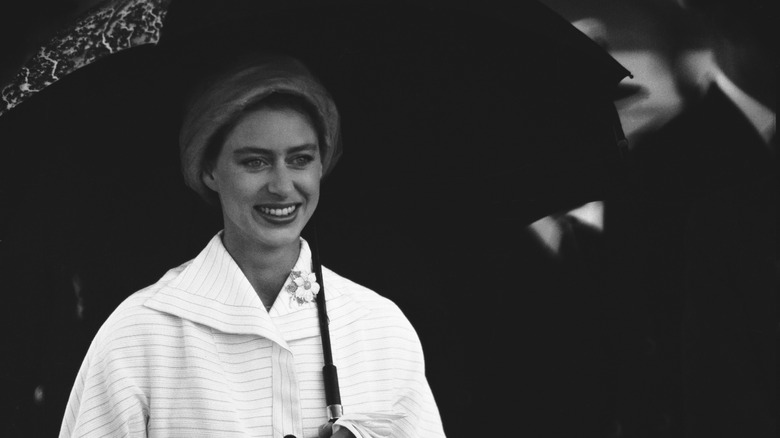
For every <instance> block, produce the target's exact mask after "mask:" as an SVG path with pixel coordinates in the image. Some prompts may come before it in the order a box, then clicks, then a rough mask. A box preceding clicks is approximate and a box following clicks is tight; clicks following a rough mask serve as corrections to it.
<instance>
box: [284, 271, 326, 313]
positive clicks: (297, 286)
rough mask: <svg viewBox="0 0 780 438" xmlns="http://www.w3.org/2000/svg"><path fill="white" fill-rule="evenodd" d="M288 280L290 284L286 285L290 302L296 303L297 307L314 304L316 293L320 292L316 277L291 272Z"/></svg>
mask: <svg viewBox="0 0 780 438" xmlns="http://www.w3.org/2000/svg"><path fill="white" fill-rule="evenodd" d="M290 280H291V281H290V284H288V285H287V292H289V293H290V301H292V300H295V301H297V302H298V305H299V306H300V305H302V304H304V303H313V302H314V299H315V298H316V297H317V293H318V292H319V291H320V285H319V284H318V283H317V276H316V275H315V274H314V273H313V272H312V273H309V274H305V273H302V272H301V271H291V272H290Z"/></svg>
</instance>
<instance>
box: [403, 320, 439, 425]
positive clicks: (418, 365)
mask: <svg viewBox="0 0 780 438" xmlns="http://www.w3.org/2000/svg"><path fill="white" fill-rule="evenodd" d="M406 323H407V324H409V322H408V321H406ZM408 327H409V330H410V332H409V333H410V338H411V339H409V343H410V344H409V346H410V347H411V349H410V351H409V356H408V357H407V358H406V360H405V361H404V362H405V363H403V364H399V367H398V374H397V377H396V379H397V380H396V381H397V382H398V383H397V393H396V398H395V402H394V406H393V408H394V409H393V410H394V411H395V412H397V413H401V414H403V415H404V416H403V418H401V419H398V420H396V421H394V422H393V423H392V424H393V426H392V432H391V434H390V436H392V437H410V438H412V437H444V431H443V429H442V423H441V418H440V416H439V409H438V407H437V406H436V401H435V400H434V398H433V393H432V391H431V388H430V385H429V384H428V379H427V378H426V376H425V360H424V357H423V350H422V345H421V344H420V340H419V338H418V337H417V334H416V332H415V331H414V329H413V328H412V327H411V324H409V325H408Z"/></svg>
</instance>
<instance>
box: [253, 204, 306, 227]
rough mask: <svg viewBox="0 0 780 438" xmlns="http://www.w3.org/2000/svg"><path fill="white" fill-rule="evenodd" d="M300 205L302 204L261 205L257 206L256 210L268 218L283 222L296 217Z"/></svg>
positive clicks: (272, 220)
mask: <svg viewBox="0 0 780 438" xmlns="http://www.w3.org/2000/svg"><path fill="white" fill-rule="evenodd" d="M299 207H300V204H283V205H259V206H256V207H255V211H257V212H258V213H259V214H260V216H262V217H263V218H264V219H266V220H269V221H271V222H276V223H282V222H288V221H290V220H292V219H293V218H295V216H296V213H297V212H298V209H299Z"/></svg>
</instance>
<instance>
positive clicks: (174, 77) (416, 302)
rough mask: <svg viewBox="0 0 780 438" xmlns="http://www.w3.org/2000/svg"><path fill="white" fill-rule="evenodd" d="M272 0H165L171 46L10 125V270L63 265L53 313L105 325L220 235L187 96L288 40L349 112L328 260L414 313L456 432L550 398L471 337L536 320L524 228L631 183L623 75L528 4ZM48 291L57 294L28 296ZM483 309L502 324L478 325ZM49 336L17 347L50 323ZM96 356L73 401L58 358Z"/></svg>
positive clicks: (320, 215)
mask: <svg viewBox="0 0 780 438" xmlns="http://www.w3.org/2000/svg"><path fill="white" fill-rule="evenodd" d="M273 3H274V4H271V2H257V1H230V2H227V1H206V0H188V1H175V2H172V4H171V5H170V8H169V9H168V12H167V15H166V16H165V20H164V22H163V29H162V37H161V39H160V42H159V44H156V45H146V46H140V47H136V48H132V49H128V50H125V51H123V52H120V53H117V54H113V55H110V56H107V57H104V58H102V59H100V60H99V61H98V62H95V63H93V64H91V65H88V66H86V67H83V68H81V69H79V70H77V71H76V72H74V73H72V74H70V75H68V76H67V77H65V78H62V79H60V80H59V81H58V82H56V83H54V84H53V85H50V86H48V87H47V88H46V89H45V90H44V91H42V92H40V93H38V94H37V95H35V96H33V97H31V98H29V99H28V100H26V101H25V102H23V103H21V104H20V105H18V106H17V107H16V108H14V109H13V110H11V111H9V112H8V113H6V114H4V115H3V116H2V117H0V138H2V144H3V147H2V148H0V154H2V162H3V163H6V166H5V172H3V175H2V180H0V190H2V192H0V196H2V205H4V206H5V207H4V209H3V211H2V216H1V217H0V220H2V222H0V226H2V229H1V230H0V231H1V232H2V239H3V255H4V257H5V258H6V259H8V260H14V262H13V263H10V264H6V265H5V266H8V267H10V266H12V265H13V266H23V265H25V264H27V265H29V264H33V263H34V264H36V265H37V266H46V267H49V270H50V271H51V270H54V271H56V272H58V274H57V275H54V280H52V281H53V282H54V283H56V284H55V287H54V289H55V290H56V292H57V293H59V294H60V298H58V300H59V301H61V302H63V303H66V304H63V305H62V306H60V307H61V308H62V309H70V307H69V306H71V305H72V304H73V303H71V301H72V300H73V299H74V296H76V298H77V299H78V304H79V305H81V306H82V308H84V309H86V310H84V311H83V312H82V313H83V314H82V316H81V317H80V318H81V319H79V318H74V317H73V316H72V314H70V313H68V315H67V316H58V317H57V318H53V319H52V318H48V321H49V322H50V323H51V321H59V323H62V324H65V325H67V324H71V325H73V324H77V325H78V324H81V326H83V327H86V328H81V329H79V330H83V332H82V339H88V338H90V337H91V336H90V333H94V330H96V328H97V326H98V325H99V324H100V323H101V322H102V320H103V319H104V318H105V316H106V315H107V314H108V312H110V311H111V310H112V309H113V307H114V306H115V305H116V304H118V302H119V301H120V300H121V299H123V298H124V297H125V296H127V295H128V294H129V293H131V292H132V291H134V290H137V289H139V288H141V287H143V286H145V285H146V284H149V283H151V282H153V281H154V280H156V279H157V278H158V277H159V276H160V275H161V274H162V273H163V272H164V270H165V269H167V268H170V267H171V266H174V265H175V264H178V263H181V262H183V261H185V260H187V259H189V258H191V257H192V256H194V255H195V254H196V253H197V251H198V250H199V248H200V247H201V246H202V245H203V243H204V242H205V241H206V240H207V239H208V238H209V237H210V236H211V235H212V234H213V233H214V232H216V231H217V230H218V229H219V227H220V220H221V218H220V217H219V214H218V212H215V211H212V210H210V209H209V208H208V207H206V206H205V205H202V204H201V202H200V200H199V199H197V197H196V195H195V194H194V193H191V192H190V191H189V190H188V189H186V188H185V187H184V185H183V183H182V178H181V175H180V173H179V170H178V169H179V166H178V144H177V137H178V128H179V122H180V119H181V114H182V108H183V102H184V101H185V100H186V96H187V94H188V93H189V91H190V90H191V89H192V87H193V86H195V84H197V82H198V81H199V80H200V79H201V78H202V77H204V76H207V75H208V74H210V73H211V72H213V71H214V70H215V69H217V68H219V66H221V65H223V63H224V62H225V61H227V60H229V59H232V58H234V57H236V56H240V54H241V53H244V52H246V51H275V52H285V53H290V54H292V55H295V56H298V57H299V58H301V59H302V60H303V61H304V62H305V63H306V64H307V65H309V67H310V68H311V69H312V70H313V71H314V72H315V73H316V74H317V75H318V76H319V77H320V78H321V79H322V81H323V82H324V84H325V85H326V87H327V88H328V89H329V90H330V91H331V93H332V94H333V95H334V98H335V100H336V103H337V105H338V106H339V110H340V112H341V114H342V120H343V125H342V131H343V142H344V155H343V157H342V159H341V161H340V162H339V163H338V164H337V166H336V168H335V170H334V172H333V174H332V175H330V176H329V177H328V179H327V181H325V183H324V184H323V188H322V190H323V194H322V201H321V203H320V206H319V208H318V212H317V215H316V220H317V226H318V235H319V238H318V240H319V242H320V246H321V250H320V251H321V258H322V261H323V263H324V264H325V265H326V266H328V267H330V268H333V269H334V270H336V271H337V272H339V273H341V274H342V275H345V276H347V277H349V278H352V279H354V280H355V281H357V282H359V283H362V284H365V285H366V286H368V287H371V288H373V289H375V290H377V291H378V292H380V293H381V294H383V295H385V296H388V297H390V298H392V299H393V300H394V301H396V302H397V303H398V304H399V305H400V306H401V308H402V309H404V311H405V312H406V313H407V315H408V316H409V318H410V320H411V321H412V323H413V324H414V325H415V327H417V329H418V331H419V333H420V336H421V338H422V340H423V343H424V347H426V348H427V352H426V353H427V357H428V367H429V378H430V380H431V384H432V386H433V389H434V392H435V393H436V394H437V399H438V400H440V402H439V403H440V409H441V410H442V416H443V418H444V421H445V428H447V432H448V434H449V435H451V436H459V434H460V433H463V435H462V436H466V435H468V434H469V433H470V432H472V429H470V428H471V427H474V428H476V426H475V425H473V424H472V423H471V422H470V421H469V422H466V421H465V419H466V418H473V417H474V416H475V415H483V414H484V415H488V414H491V413H495V412H502V413H508V412H510V411H514V407H515V403H519V402H518V400H522V398H521V399H508V398H506V397H505V395H504V394H503V392H504V390H505V389H507V388H509V389H510V390H511V391H512V392H514V391H516V389H517V387H518V385H522V386H524V388H525V392H526V393H527V394H529V395H527V397H528V398H527V400H530V399H531V398H533V400H535V401H537V402H538V401H539V399H538V397H537V392H535V391H536V390H535V389H534V388H535V387H534V386H533V385H531V386H527V384H528V382H527V381H525V380H523V381H516V380H510V381H507V380H506V379H504V380H503V382H504V383H503V385H504V387H503V388H502V384H501V382H499V381H498V380H495V379H492V378H488V379H486V380H483V381H479V382H477V381H476V380H475V377H474V376H477V375H483V376H484V375H485V373H486V372H487V373H490V371H489V370H490V368H485V367H484V365H485V364H486V363H491V362H492V366H493V368H492V369H493V371H496V370H505V369H506V365H503V366H498V367H496V366H497V364H506V363H508V361H510V358H511V356H513V354H512V355H507V354H506V353H505V352H504V351H500V352H499V351H494V352H492V354H493V357H492V358H491V359H490V360H486V359H487V357H488V356H487V355H486V351H483V350H488V349H486V348H485V347H481V348H477V347H475V346H477V345H480V344H481V343H484V342H486V341H487V342H489V343H492V344H495V343H496V338H495V337H494V336H495V335H496V333H498V332H502V331H506V329H507V327H506V326H505V325H496V321H497V320H507V319H511V320H514V321H517V324H518V325H517V326H516V327H513V328H512V329H511V331H510V333H512V334H513V336H514V335H515V334H516V333H517V332H519V333H523V332H525V331H527V330H529V329H532V330H533V329H534V327H531V326H532V325H533V323H532V322H531V321H538V320H535V319H532V318H529V317H530V316H531V313H532V312H533V310H532V309H533V306H523V305H522V303H518V301H517V300H518V297H525V298H523V300H528V298H527V295H524V294H518V293H517V290H516V289H513V287H510V286H506V287H505V286H504V283H505V281H504V280H502V279H503V278H506V277H507V276H508V277H512V273H513V272H519V271H518V270H519V269H520V268H521V267H522V264H523V263H524V262H525V255H523V254H524V253H522V251H520V252H518V249H517V245H518V242H520V240H521V238H520V233H521V232H522V230H523V229H524V227H525V225H527V224H529V223H530V222H532V221H533V220H535V219H538V218H540V217H542V216H545V215H548V214H551V213H554V212H557V211H562V210H567V209H569V208H572V207H574V206H577V205H579V204H582V203H584V202H587V201H591V200H595V199H600V198H603V197H605V196H609V195H610V193H611V192H612V191H613V190H614V188H616V187H618V186H619V176H620V171H621V155H620V146H619V144H620V141H621V140H622V138H623V136H622V132H621V129H620V124H619V121H618V119H617V115H616V112H615V108H614V105H613V103H612V99H611V96H612V95H613V93H614V91H615V88H616V86H617V84H618V82H620V81H621V80H622V79H623V78H624V77H626V76H627V75H628V72H627V71H625V70H624V69H623V68H622V67H621V66H620V65H618V64H617V63H616V62H615V61H614V60H613V59H612V58H610V57H609V56H608V55H607V54H606V53H605V52H603V50H602V49H601V48H599V47H598V46H597V45H596V44H595V43H593V42H592V41H591V40H590V39H588V38H587V37H585V36H584V35H583V34H581V33H579V31H577V30H576V29H574V28H573V27H572V26H571V25H570V24H569V23H567V22H565V20H563V19H562V18H560V17H559V16H557V15H556V14H554V13H553V12H551V11H549V10H548V9H546V8H545V7H543V6H542V5H540V4H538V3H536V2H531V1H525V2H514V3H515V4H513V5H512V6H505V5H503V4H501V3H499V2H492V3H491V2H460V3H457V4H456V3H452V2H447V3H444V2H442V3H437V2H405V1H392V2H390V1H376V0H375V1H369V2H366V1H363V2H352V1H329V2H322V1H317V2H313V1H294V2H283V3H282V2H273ZM278 3H281V4H278ZM310 232H311V230H307V233H310ZM5 269H6V271H5V272H4V273H3V275H4V276H6V277H9V281H8V282H7V284H14V285H15V287H18V288H20V289H21V290H24V288H25V287H28V288H29V287H30V286H24V284H25V281H24V279H23V278H20V276H22V273H23V272H27V271H26V270H24V269H21V270H20V269H15V268H5ZM12 270H13V271H14V272H11V271H12ZM75 279H78V282H79V283H78V284H79V286H78V291H77V293H76V294H74V291H73V287H74V286H72V285H73V284H75V283H74V282H75V281H76V280H75ZM536 286H538V285H528V284H527V285H526V286H525V287H528V288H529V289H534V288H535V287H536ZM39 293H41V294H46V293H51V292H50V291H48V292H37V291H33V292H31V293H30V294H28V297H37V296H40V295H36V294H39ZM30 299H32V298H25V300H28V301H29V300H30ZM36 299H38V298H36ZM40 300H41V301H44V300H48V298H40ZM59 301H58V302H59ZM26 303H27V301H24V300H22V301H20V303H19V305H20V306H24V305H25V304H26ZM529 303H530V302H526V303H525V304H529ZM486 305H487V306H495V307H493V311H492V312H488V313H486V314H485V315H490V316H483V317H476V316H477V315H481V314H483V310H484V309H485V306H486ZM74 307H75V306H74ZM497 310H500V312H499V314H496V311H497ZM509 310H511V311H512V312H514V313H512V314H508V313H501V312H507V311H509ZM47 312H49V313H53V314H57V312H60V310H59V309H51V310H50V311H47ZM49 313H45V312H44V315H49ZM22 315H23V314H22ZM84 315H86V316H84ZM17 316H18V315H17ZM49 316H50V315H49ZM18 317H19V318H21V316H18ZM17 319H18V318H17ZM11 320H15V319H13V318H12V319H11ZM523 321H526V322H523ZM23 326H24V325H23ZM81 326H80V327H81ZM49 327H51V326H49ZM499 327H500V328H501V329H499ZM51 328H53V327H51ZM37 330H38V331H35V332H33V333H34V335H30V336H33V338H30V337H29V336H28V338H29V339H28V338H23V339H27V341H30V342H32V341H34V340H35V339H34V338H35V337H39V336H45V335H46V334H47V330H43V329H40V328H39V329H37ZM41 330H43V331H41ZM61 332H62V331H61ZM84 332H85V333H86V334H85V333H84ZM36 339H37V338H36ZM517 339H519V340H521V339H522V338H517ZM491 341H492V342H491ZM82 342H83V341H82ZM499 343H500V342H499ZM464 345H467V346H468V347H467V348H465V349H464ZM82 348H85V346H84V345H83V344H79V345H77V346H75V347H74V348H72V350H73V351H75V352H72V353H70V354H71V356H72V357H71V358H70V359H69V360H70V362H67V361H65V362H67V363H65V362H63V365H62V367H60V368H61V370H60V371H58V373H59V374H63V375H64V376H63V379H60V383H59V386H60V387H61V389H62V391H63V392H65V396H66V395H67V394H66V391H67V388H68V387H69V385H70V384H71V383H72V381H71V379H72V377H70V378H69V374H68V373H66V372H65V371H64V370H68V369H71V368H73V367H74V364H76V365H75V366H77V362H78V360H79V359H80V357H81V355H82V354H83V351H84V350H83V349H82ZM80 349H81V350H80ZM466 353H469V354H466ZM529 363H543V361H542V362H534V361H531V362H529ZM528 366H529V367H531V368H529V369H526V371H527V372H528V373H529V375H533V373H534V372H533V371H531V370H536V371H538V370H539V369H541V368H544V367H543V366H540V367H539V368H534V366H532V365H528ZM42 369H43V370H44V371H40V372H41V373H44V374H45V370H47V369H49V368H47V367H46V366H44V367H43V368H42ZM71 371H72V375H75V371H76V370H75V369H72V370H71ZM496 372H498V371H496ZM513 378H515V379H516V378H517V375H515V377H513ZM483 379H484V377H483ZM536 380H539V379H538V378H536ZM507 382H509V383H507ZM507 385H508V386H507ZM499 388H502V389H501V390H499ZM539 391H541V389H539ZM63 398H64V397H63ZM62 403H63V406H64V401H63V402H62ZM496 404H498V405H500V406H499V407H497V406H496ZM496 409H497V410H496ZM53 412H55V416H56V413H57V412H58V411H57V410H56V409H55V410H53ZM537 417H538V416H537ZM538 418H543V416H542V417H538ZM506 424H507V426H508V425H509V421H508V420H507V421H506ZM503 426H504V422H503V421H502V422H500V424H498V425H496V426H495V427H497V428H498V429H497V430H504V427H503ZM482 427H484V425H483V426H482ZM531 429H533V428H531ZM531 429H529V430H531ZM476 430H484V429H473V431H476Z"/></svg>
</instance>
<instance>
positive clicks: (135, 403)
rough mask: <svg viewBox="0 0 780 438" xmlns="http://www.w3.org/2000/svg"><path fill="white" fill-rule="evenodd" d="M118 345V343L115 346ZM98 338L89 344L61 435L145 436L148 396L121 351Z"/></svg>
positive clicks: (72, 391)
mask: <svg viewBox="0 0 780 438" xmlns="http://www.w3.org/2000/svg"><path fill="white" fill-rule="evenodd" d="M114 347H116V346H114ZM120 351H123V349H122V348H114V349H113V350H112V348H107V346H101V345H100V344H99V343H98V342H97V340H96V341H95V342H93V344H92V345H91V346H90V349H89V351H88V352H87V356H86V357H85V359H84V362H83V363H82V365H81V369H80V370H79V373H78V376H77V377H76V382H75V383H74V385H73V389H72V390H71V393H70V398H69V400H68V405H67V407H66V409H65V416H64V418H63V421H62V426H61V428H60V438H67V437H106V436H110V437H133V438H135V437H146V424H147V419H148V412H149V410H148V397H147V396H146V395H145V394H144V392H143V390H142V385H141V384H140V382H139V381H138V379H137V377H136V376H133V375H132V374H131V373H130V372H129V371H128V370H129V369H133V368H136V367H137V365H138V364H129V363H128V358H127V357H125V356H124V355H123V354H120V353H119V352H120Z"/></svg>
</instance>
